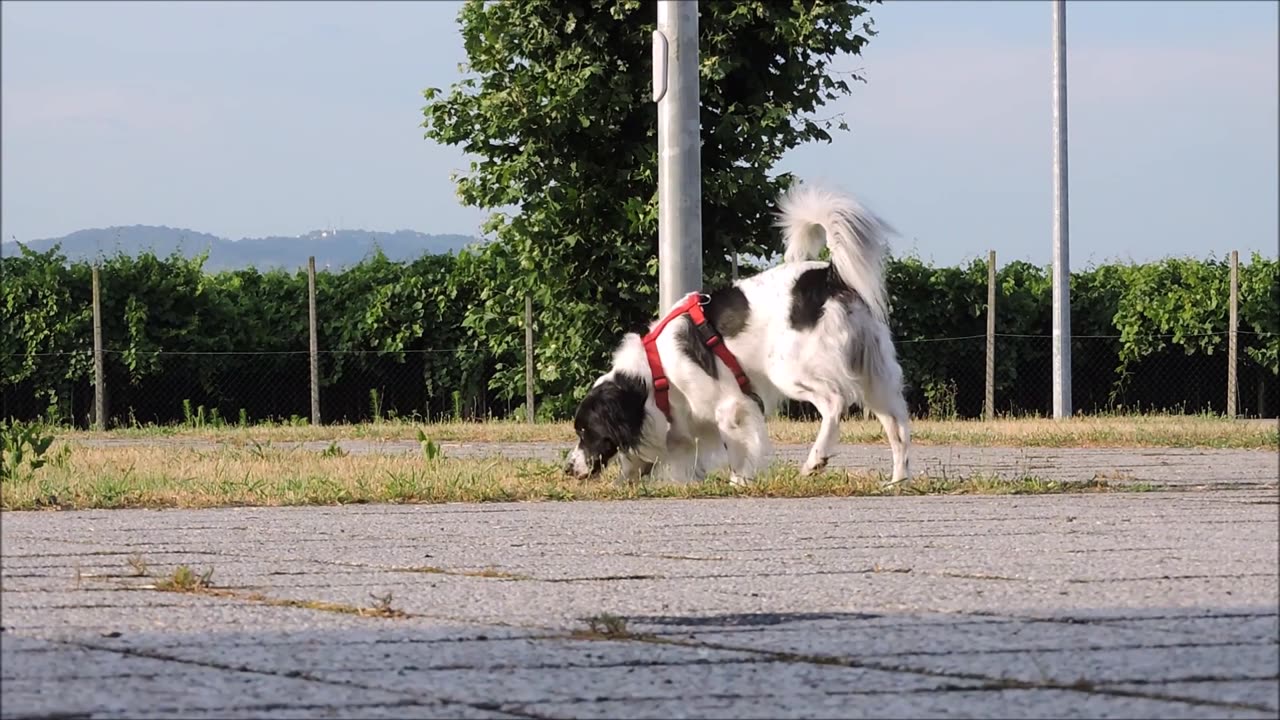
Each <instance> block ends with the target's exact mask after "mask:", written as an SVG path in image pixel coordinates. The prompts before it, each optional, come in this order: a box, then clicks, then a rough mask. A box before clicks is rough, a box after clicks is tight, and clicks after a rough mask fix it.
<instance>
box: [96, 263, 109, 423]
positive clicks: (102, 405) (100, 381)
mask: <svg viewBox="0 0 1280 720" xmlns="http://www.w3.org/2000/svg"><path fill="white" fill-rule="evenodd" d="M102 354H103V353H102V289H101V284H100V283H99V281H98V263H96V262H95V263H94V264H93V425H94V429H95V430H106V429H107V387H106V374H107V373H106V363H105V362H104V358H103V357H102Z"/></svg>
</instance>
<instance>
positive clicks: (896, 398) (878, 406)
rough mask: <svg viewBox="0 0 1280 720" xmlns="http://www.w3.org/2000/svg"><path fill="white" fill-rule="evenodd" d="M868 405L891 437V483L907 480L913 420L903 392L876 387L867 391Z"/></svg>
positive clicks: (886, 433)
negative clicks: (889, 391) (896, 392)
mask: <svg viewBox="0 0 1280 720" xmlns="http://www.w3.org/2000/svg"><path fill="white" fill-rule="evenodd" d="M866 407H867V408H868V409H870V410H871V412H873V413H875V416H876V419H878V420H879V421H880V425H882V426H883V427H884V434H885V435H886V436H887V437H888V439H889V449H890V450H891V451H892V452H893V477H892V479H891V480H890V483H892V484H894V485H896V484H898V483H900V482H902V481H903V480H906V479H907V476H908V475H909V473H910V452H911V420H910V419H909V418H910V416H909V414H908V413H907V402H906V400H905V399H904V398H903V397H902V395H901V394H892V393H888V392H885V389H884V388H883V387H876V388H872V389H870V391H869V392H868V393H867V397H866Z"/></svg>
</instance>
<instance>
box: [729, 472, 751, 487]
mask: <svg viewBox="0 0 1280 720" xmlns="http://www.w3.org/2000/svg"><path fill="white" fill-rule="evenodd" d="M729 484H730V485H732V486H734V487H746V486H747V485H750V484H751V478H745V477H742V476H741V475H739V474H738V473H730V474H729Z"/></svg>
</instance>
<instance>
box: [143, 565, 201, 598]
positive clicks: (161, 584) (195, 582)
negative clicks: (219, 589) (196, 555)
mask: <svg viewBox="0 0 1280 720" xmlns="http://www.w3.org/2000/svg"><path fill="white" fill-rule="evenodd" d="M212 578H213V568H209V569H208V570H206V571H204V572H203V573H197V572H196V571H195V570H192V569H191V567H190V566H188V565H179V566H178V567H177V568H176V569H174V571H173V574H172V575H169V576H168V577H165V578H161V579H160V580H158V581H156V589H157V590H163V591H165V592H179V593H197V592H201V591H204V590H209V589H211V588H212V587H213V580H212Z"/></svg>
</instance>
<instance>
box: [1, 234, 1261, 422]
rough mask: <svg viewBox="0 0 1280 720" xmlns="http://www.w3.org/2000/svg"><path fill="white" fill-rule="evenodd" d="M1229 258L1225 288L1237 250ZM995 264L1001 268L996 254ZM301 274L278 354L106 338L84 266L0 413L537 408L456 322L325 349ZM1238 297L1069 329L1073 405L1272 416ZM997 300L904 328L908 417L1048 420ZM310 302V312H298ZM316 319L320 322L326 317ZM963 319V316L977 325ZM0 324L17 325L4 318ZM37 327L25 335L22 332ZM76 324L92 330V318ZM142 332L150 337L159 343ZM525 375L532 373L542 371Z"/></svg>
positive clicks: (1046, 370)
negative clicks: (47, 340)
mask: <svg viewBox="0 0 1280 720" xmlns="http://www.w3.org/2000/svg"><path fill="white" fill-rule="evenodd" d="M1232 264H1233V269H1232V279H1231V287H1233V288H1234V287H1235V283H1236V280H1235V270H1234V264H1235V259H1234V255H1233V260H1232ZM990 267H991V268H994V267H995V263H994V257H992V258H991V261H990ZM308 273H309V278H310V280H311V282H310V283H309V285H310V289H309V290H308V291H307V292H303V293H300V294H296V295H284V296H282V297H284V298H285V301H284V302H283V303H282V305H281V307H280V308H276V310H277V311H280V310H281V308H283V312H284V316H285V317H286V320H287V322H284V323H283V324H282V326H281V328H279V329H276V330H273V331H272V332H269V333H266V334H265V335H264V334H263V333H261V332H259V333H258V335H257V337H259V338H266V339H265V340H260V341H259V342H261V343H264V344H265V343H274V347H273V348H272V349H263V348H261V347H258V348H255V347H244V348H238V349H220V350H207V349H200V345H201V343H202V342H203V341H204V340H205V339H206V338H205V337H204V336H202V335H200V334H199V333H198V332H194V333H192V332H170V331H169V330H171V329H172V328H175V327H192V326H191V325H189V324H188V323H190V322H193V321H194V320H195V318H194V317H191V318H188V315H189V314H191V313H192V312H196V313H198V311H190V310H185V309H184V310H181V311H175V310H172V309H170V310H167V311H165V313H166V314H167V315H168V317H166V319H165V322H166V323H167V324H168V325H167V326H166V327H167V328H169V330H166V332H169V334H168V335H167V336H161V337H169V338H171V339H170V340H168V341H167V344H170V345H174V344H176V345H179V346H182V345H187V346H188V347H187V348H183V347H176V348H174V347H170V348H166V349H159V350H146V349H140V348H139V345H140V344H141V346H142V347H145V346H146V344H147V343H139V342H136V341H132V342H131V341H130V340H128V339H127V338H126V335H128V336H130V337H132V336H135V335H139V334H140V333H139V330H138V327H137V326H136V325H135V326H128V327H126V325H128V323H123V324H122V323H121V322H120V318H116V317H111V318H108V320H110V322H109V323H106V325H107V327H108V329H110V332H109V333H108V332H104V329H103V327H104V323H103V321H102V320H103V318H102V315H103V310H102V309H101V307H102V304H101V302H100V300H101V298H100V293H99V285H100V283H99V277H98V276H99V269H98V268H93V270H92V273H91V276H92V295H91V299H90V297H85V295H88V293H83V294H81V295H79V298H80V299H78V300H77V301H74V302H73V303H72V304H73V305H76V306H77V307H75V308H62V309H60V310H59V312H63V311H65V312H70V313H73V314H74V313H76V312H80V311H79V310H78V309H77V308H78V307H84V306H87V307H85V311H86V312H87V313H89V314H91V315H92V317H93V323H92V327H93V331H92V333H90V332H87V331H76V332H74V333H71V334H70V335H67V336H66V342H64V343H63V344H62V345H61V347H71V348H75V349H72V350H64V351H57V352H37V353H25V354H22V355H15V354H12V353H8V354H6V353H5V352H4V351H3V350H0V370H2V372H0V418H12V419H18V420H35V419H44V420H46V421H49V422H56V423H69V424H73V425H77V426H85V427H87V426H91V425H100V426H104V427H120V426H133V425H170V424H186V425H201V424H208V425H218V424H246V425H247V424H256V423H261V422H286V423H297V424H305V423H321V422H323V423H360V422H368V421H372V420H385V419H397V418H399V419H412V420H420V421H438V420H474V419H488V418H505V417H532V413H531V412H529V411H530V408H529V402H528V400H527V399H526V398H527V396H528V391H529V388H527V387H519V388H515V389H513V388H512V383H511V382H509V381H508V382H506V383H505V384H504V387H505V388H506V391H505V394H504V393H503V392H498V391H495V390H493V389H491V387H490V385H491V383H490V382H489V380H490V378H491V377H492V376H493V375H494V374H495V373H497V372H499V371H502V372H507V373H510V372H511V371H512V370H519V369H521V368H517V367H516V366H517V365H518V364H519V359H517V358H516V357H513V355H515V354H517V353H511V352H510V351H508V353H507V354H505V355H504V356H503V357H500V358H499V357H491V356H488V355H486V354H485V353H484V351H482V350H477V349H475V348H465V347H452V346H451V347H425V348H424V347H421V345H422V344H427V343H428V342H429V340H427V338H430V337H437V338H446V337H447V338H459V337H460V334H459V333H457V332H456V330H457V328H452V327H444V326H441V327H438V328H435V330H434V333H433V332H432V331H428V332H426V334H425V335H424V336H423V338H421V339H419V340H417V341H415V342H417V343H418V344H419V346H418V347H416V348H413V349H404V350H398V351H386V350H380V349H377V348H368V347H364V348H362V347H359V345H360V344H362V342H360V341H352V340H351V338H350V337H338V338H337V340H335V341H333V344H334V345H339V346H341V347H338V348H332V347H330V348H326V347H325V342H326V341H327V340H326V336H325V335H324V334H322V333H321V331H320V330H318V327H320V325H319V321H318V320H317V317H316V315H317V313H316V304H315V302H316V290H315V284H314V279H315V275H314V273H315V270H314V267H313V266H312V267H311V268H310V270H309V271H308ZM989 278H990V279H989V280H988V284H987V287H988V293H989V298H991V299H994V298H995V297H996V296H997V290H996V288H997V287H998V286H997V284H996V281H995V274H994V270H992V272H991V274H990V276H989ZM88 279H89V278H84V279H83V280H88ZM83 280H81V281H78V282H75V283H71V286H72V287H71V289H72V290H75V289H76V288H79V287H80V285H87V284H88V283H85V282H84V281H83ZM70 294H71V295H72V296H74V293H70ZM1236 297H1237V293H1236V292H1235V291H1234V290H1232V291H1231V293H1230V299H1229V300H1228V302H1227V304H1229V305H1230V306H1231V314H1230V317H1231V318H1232V319H1231V321H1230V322H1229V323H1228V327H1227V328H1225V329H1223V330H1220V331H1215V332H1204V333H1198V334H1176V335H1175V334H1166V335H1147V336H1142V337H1138V338H1135V337H1126V336H1121V335H1120V334H1118V333H1117V334H1087V333H1082V334H1074V335H1073V336H1072V338H1071V367H1070V375H1071V379H1072V382H1071V388H1072V397H1071V401H1072V402H1071V406H1072V408H1073V409H1074V411H1075V413H1076V414H1085V415H1093V414H1100V413H1117V412H1138V413H1151V412H1161V413H1195V414H1199V413H1210V414H1218V415H1228V416H1244V417H1274V416H1275V414H1276V412H1277V410H1280V381H1278V378H1277V375H1276V373H1275V371H1274V370H1272V369H1268V368H1267V367H1264V366H1263V364H1262V363H1261V362H1259V358H1261V357H1263V356H1265V355H1266V353H1267V352H1268V350H1267V349H1268V348H1270V350H1269V352H1270V353H1272V356H1274V352H1275V349H1274V348H1275V336H1274V335H1269V334H1267V333H1260V332H1252V331H1249V330H1242V329H1239V328H1238V327H1236V323H1235V318H1236V316H1237V310H1236V302H1237V300H1236ZM112 299H113V300H114V301H115V305H114V307H116V308H117V312H120V311H121V310H123V311H124V312H131V310H130V309H129V308H130V304H131V303H133V300H132V298H131V297H128V298H124V300H127V301H128V302H122V298H120V297H115V298H112ZM357 300H358V299H357ZM989 302H990V300H989ZM81 303H83V305H81ZM172 307H184V306H182V305H180V304H179V305H175V306H172ZM992 307H994V308H995V312H996V313H997V314H998V313H999V312H1000V308H1001V304H1000V302H999V301H996V303H995V305H994V306H992V305H990V304H989V305H988V322H987V332H985V333H971V334H959V335H951V336H942V337H929V336H916V335H912V334H910V333H909V332H902V333H899V337H897V338H895V347H896V349H897V352H898V357H899V360H900V362H901V364H902V366H903V375H904V381H905V386H906V387H905V392H906V396H907V400H908V404H909V406H910V409H911V411H912V413H913V414H914V415H915V416H917V417H922V416H923V417H934V418H978V417H994V416H997V415H1003V416H1049V415H1051V414H1052V410H1053V402H1052V392H1053V381H1052V378H1053V352H1052V348H1053V339H1052V337H1051V336H1050V335H1048V334H1020V333H1001V332H996V331H995V328H996V327H998V326H997V324H996V322H995V317H994V315H991V314H990V308H992ZM1218 307H1222V306H1221V305H1218ZM308 308H309V309H310V317H309V318H308V319H306V320H304V319H302V316H306V315H307V314H308ZM6 312H8V310H6ZM348 312H349V311H348ZM359 312H360V313H361V314H363V313H364V310H363V309H360V311H359ZM1006 312H1014V311H1013V310H1008V311H1006ZM525 313H526V314H525V318H524V324H525V327H526V328H532V327H534V324H533V317H534V315H533V308H532V305H531V304H530V303H529V302H526V305H525ZM318 314H319V315H320V316H321V318H323V317H324V315H325V312H324V311H321V312H319V313H318ZM970 321H972V315H971V316H970ZM967 322H968V324H965V325H959V326H960V327H975V325H973V324H972V323H971V322H969V321H967ZM38 325H39V323H37V326H38ZM443 325H448V323H447V322H445V323H444V324H443ZM6 326H11V327H17V325H16V324H12V323H9V322H8V321H7V320H6ZM308 326H309V327H308ZM31 327H34V326H30V325H28V326H26V327H25V329H26V330H27V331H30V330H31ZM76 327H85V328H87V327H88V324H87V323H83V324H81V325H77V326H76ZM272 327H274V326H272ZM398 327H399V325H394V326H393V328H398ZM1095 327H1096V326H1095ZM37 330H38V328H37ZM343 332H345V331H343ZM343 332H331V335H333V336H341V335H343ZM281 333H284V334H281ZM82 335H83V336H82ZM141 335H145V333H141ZM148 337H149V336H148ZM230 337H234V334H231V335H228V336H227V338H230ZM245 337H247V336H245ZM172 338H178V339H176V340H174V339H172ZM1135 341H1140V342H1137V345H1139V346H1142V347H1143V348H1145V349H1144V350H1143V352H1142V353H1131V354H1132V357H1130V356H1128V355H1127V354H1126V352H1127V350H1126V349H1128V350H1132V348H1133V347H1135ZM148 342H152V343H153V346H154V343H155V342H158V341H155V340H149V341H148ZM366 342H367V341H366ZM447 342H448V343H451V344H453V343H454V341H453V340H449V341H447ZM193 345H194V346H195V347H191V346H193ZM352 345H356V347H352ZM535 346H536V338H534V337H533V336H532V334H529V333H527V334H526V337H525V347H524V351H525V352H524V362H525V367H524V368H523V370H525V371H529V363H532V362H534V361H535V358H536V351H535V349H534V347H535ZM10 347H13V346H12V345H11V346H10ZM55 347H56V345H55ZM205 347H208V343H205ZM224 347H225V346H224ZM232 347H233V348H234V345H232ZM281 348H285V349H281ZM290 348H296V349H290ZM313 367H314V370H315V372H314V376H313V371H312V369H313ZM530 372H531V371H530ZM532 375H533V376H534V377H535V378H536V372H535V373H532ZM99 376H100V381H98V380H97V378H98V377H99ZM526 376H527V375H526ZM533 385H534V387H533V388H532V390H533V392H532V394H531V397H532V404H533V407H534V408H539V409H544V410H545V409H546V408H547V407H550V406H557V407H559V408H560V409H561V411H562V412H563V409H564V408H565V407H566V403H565V398H564V397H560V396H558V395H555V396H552V395H548V394H546V393H545V391H544V390H543V389H542V388H539V387H537V381H536V380H535V381H534V383H533ZM561 387H563V386H561ZM782 413H783V414H784V415H786V416H790V417H803V418H808V417H814V416H815V415H814V413H813V408H811V407H809V406H808V405H807V404H803V403H796V402H790V403H787V404H786V405H785V406H784V407H783V408H782Z"/></svg>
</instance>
